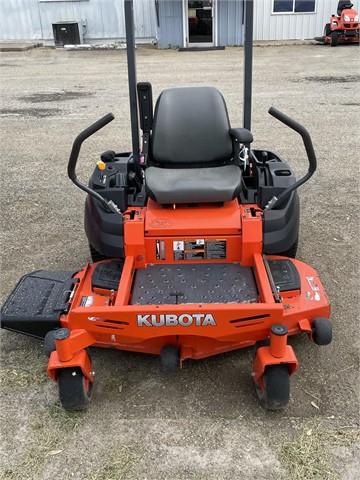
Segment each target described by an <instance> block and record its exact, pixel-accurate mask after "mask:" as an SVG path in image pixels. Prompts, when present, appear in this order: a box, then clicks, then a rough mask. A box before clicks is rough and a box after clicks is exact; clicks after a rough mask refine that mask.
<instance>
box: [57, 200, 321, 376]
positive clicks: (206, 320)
mask: <svg viewBox="0 0 360 480" xmlns="http://www.w3.org/2000/svg"><path fill="white" fill-rule="evenodd" d="M124 223H125V225H124V229H125V251H126V260H125V263H124V267H123V271H122V275H121V279H120V282H119V287H118V289H117V292H114V291H110V290H108V291H106V290H105V289H98V288H95V289H92V285H91V279H92V275H93V272H94V270H95V268H96V265H97V264H89V265H87V266H86V267H85V268H84V269H83V270H82V271H81V272H79V273H78V274H77V275H76V277H77V278H78V279H79V282H78V283H77V284H76V287H75V288H76V290H75V293H74V295H73V297H72V300H71V305H70V308H69V311H68V313H67V314H64V315H62V316H61V318H60V323H61V326H62V327H66V328H68V329H69V330H70V336H69V338H66V339H65V340H61V341H56V347H57V352H55V353H54V354H52V356H51V358H50V362H49V368H48V373H49V375H50V376H52V377H53V378H55V377H56V372H55V370H56V369H57V368H63V367H66V366H74V365H79V363H80V364H81V359H80V357H79V354H80V353H81V352H82V351H84V350H83V349H84V348H85V347H87V346H90V345H95V346H99V347H110V348H117V349H121V350H129V351H137V352H144V353H151V354H159V353H160V351H161V348H162V347H163V346H164V345H167V344H174V345H176V346H178V348H179V350H180V361H182V360H183V359H185V358H193V359H199V358H204V357H207V356H210V355H215V354H218V353H222V352H227V351H231V350H234V349H238V348H242V347H246V346H249V345H253V344H255V343H256V342H257V341H259V340H262V339H264V338H267V337H269V335H270V328H271V326H272V325H273V324H274V323H282V324H284V325H285V326H286V327H287V329H288V334H289V335H294V334H297V333H301V332H304V331H306V332H308V331H309V328H310V330H311V322H312V320H313V319H314V318H316V317H329V304H328V301H327V298H326V296H325V292H324V289H323V287H322V285H321V283H320V281H319V279H318V277H317V274H316V272H315V270H313V269H312V268H311V267H309V266H308V265H306V264H304V263H302V262H300V261H297V260H291V261H293V262H294V264H295V266H296V268H297V270H298V272H299V274H300V278H301V288H300V290H297V291H293V292H286V293H285V294H284V297H283V299H282V302H280V303H279V302H276V301H275V299H274V295H273V292H272V290H271V286H270V282H269V279H268V276H267V272H266V269H265V265H264V260H263V257H262V254H261V252H262V212H261V211H259V209H258V207H257V206H256V205H246V206H242V205H238V203H237V201H233V202H228V203H226V204H225V205H224V206H222V207H220V206H219V207H217V206H215V207H214V206H203V207H202V206H200V207H197V208H193V207H189V206H181V207H177V208H176V209H163V208H161V207H159V206H158V205H157V204H156V203H154V202H152V201H151V200H150V201H149V205H148V207H147V208H146V209H143V208H132V209H131V210H129V211H128V212H126V214H125V222H124ZM198 239H201V242H202V241H204V242H205V243H206V242H207V241H209V242H217V241H218V242H221V247H223V248H220V250H221V254H220V257H221V258H218V259H217V258H206V255H207V253H206V248H205V247H204V246H200V247H199V248H200V249H201V248H202V249H203V251H202V255H199V256H198V257H196V258H195V259H192V260H189V259H186V254H185V253H184V255H183V256H182V257H177V256H176V255H175V254H174V242H175V243H176V242H177V241H183V242H184V244H186V241H189V242H196V240H198ZM201 242H200V243H201ZM194 245H195V246H196V243H194ZM201 245H203V243H201ZM195 248H196V247H195ZM190 253H191V252H190ZM179 258H180V259H179ZM268 258H269V259H277V258H281V257H275V256H269V257H268ZM204 261H205V262H206V263H219V262H222V263H233V262H236V263H237V264H239V265H242V266H248V267H252V269H253V273H254V278H255V282H256V286H257V290H258V298H257V302H255V303H191V304H179V305H177V304H158V305H157V304H152V305H148V304H147V305H132V304H131V297H132V288H133V281H134V276H135V273H136V270H137V269H139V268H146V267H147V265H149V264H163V265H166V264H184V263H192V264H194V265H197V264H201V263H204ZM105 262H106V261H105ZM195 271H196V270H195ZM84 299H85V300H89V301H88V302H87V301H84ZM85 305H88V306H85ZM279 348H280V347H279V345H278V346H276V344H275V343H274V345H273V352H274V351H282V352H283V353H284V352H285V354H284V357H286V358H285V360H286V362H287V363H289V364H291V365H295V363H296V362H295V360H296V358H295V360H294V356H292V354H291V351H290V350H289V349H290V347H288V346H286V345H285V344H284V345H283V346H282V349H281V348H280V350H279ZM260 351H261V349H259V352H260ZM79 352H80V353H79ZM266 352H267V353H265V351H263V354H262V356H261V355H260V357H259V358H258V360H257V367H256V372H257V373H256V375H260V373H261V372H263V369H264V368H265V366H266V364H267V363H266V362H269V361H274V363H276V362H277V363H279V362H280V363H281V362H284V361H285V360H284V358H282V354H281V355H280V356H281V358H279V356H278V357H274V356H273V355H271V354H270V353H269V352H268V350H266ZM264 355H265V356H264ZM269 355H270V357H271V358H270V357H269ZM86 358H87V357H86V356H85V357H84V358H83V359H82V361H83V362H84V364H83V366H82V368H83V370H84V374H85V375H86V376H87V378H89V379H90V373H89V372H90V371H91V369H90V367H89V365H88V363H87V362H88V361H87V359H86ZM275 358H277V361H275V360H274V359H275ZM264 362H265V363H264ZM294 368H295V367H294ZM261 374H262V373H261Z"/></svg>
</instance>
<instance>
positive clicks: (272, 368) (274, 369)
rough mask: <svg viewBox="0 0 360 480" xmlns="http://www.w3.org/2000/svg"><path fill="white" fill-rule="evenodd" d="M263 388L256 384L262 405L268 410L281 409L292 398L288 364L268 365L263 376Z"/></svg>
mask: <svg viewBox="0 0 360 480" xmlns="http://www.w3.org/2000/svg"><path fill="white" fill-rule="evenodd" d="M262 383H263V388H262V389H261V388H260V385H256V393H257V396H258V398H259V400H260V403H261V405H262V406H263V407H264V408H266V409H267V410H280V409H281V408H284V407H286V405H287V404H288V403H289V399H290V375H289V370H288V366H287V365H286V364H283V365H268V366H267V367H265V371H264V374H263V376H262Z"/></svg>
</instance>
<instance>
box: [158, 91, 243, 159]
mask: <svg viewBox="0 0 360 480" xmlns="http://www.w3.org/2000/svg"><path fill="white" fill-rule="evenodd" d="M229 130H230V122H229V116H228V112H227V108H226V104H225V100H224V98H223V96H222V95H221V93H220V92H219V91H218V90H217V89H216V88H213V87H183V88H169V89H167V90H164V91H163V92H162V93H161V95H160V96H159V98H158V100H157V102H156V107H155V113H154V123H153V131H152V138H151V156H152V159H153V160H154V161H155V162H157V163H158V164H159V165H161V166H164V167H166V166H169V167H170V168H171V167H172V166H175V165H181V164H189V165H188V166H190V164H191V165H194V166H195V165H196V166H201V164H208V165H220V164H223V162H224V161H226V160H230V159H231V157H232V155H233V142H232V140H231V137H230V133H229ZM184 166H185V165H184Z"/></svg>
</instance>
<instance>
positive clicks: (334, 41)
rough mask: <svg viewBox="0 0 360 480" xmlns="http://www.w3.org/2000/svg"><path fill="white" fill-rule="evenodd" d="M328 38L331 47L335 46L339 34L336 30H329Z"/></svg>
mask: <svg viewBox="0 0 360 480" xmlns="http://www.w3.org/2000/svg"><path fill="white" fill-rule="evenodd" d="M330 39H331V40H330V45H331V46H332V47H336V46H337V44H338V42H339V35H338V34H337V32H331V35H330Z"/></svg>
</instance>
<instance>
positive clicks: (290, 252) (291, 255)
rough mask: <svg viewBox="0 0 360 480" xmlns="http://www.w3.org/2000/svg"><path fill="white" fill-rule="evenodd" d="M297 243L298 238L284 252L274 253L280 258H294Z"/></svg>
mask: <svg viewBox="0 0 360 480" xmlns="http://www.w3.org/2000/svg"><path fill="white" fill-rule="evenodd" d="M298 243H299V237H297V238H296V240H295V242H294V243H293V244H292V245H291V247H290V248H288V249H287V250H285V252H281V253H276V255H280V256H281V257H289V258H295V257H296V252H297V248H298Z"/></svg>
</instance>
